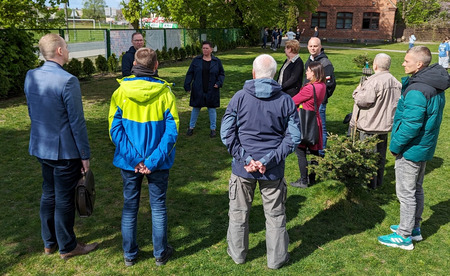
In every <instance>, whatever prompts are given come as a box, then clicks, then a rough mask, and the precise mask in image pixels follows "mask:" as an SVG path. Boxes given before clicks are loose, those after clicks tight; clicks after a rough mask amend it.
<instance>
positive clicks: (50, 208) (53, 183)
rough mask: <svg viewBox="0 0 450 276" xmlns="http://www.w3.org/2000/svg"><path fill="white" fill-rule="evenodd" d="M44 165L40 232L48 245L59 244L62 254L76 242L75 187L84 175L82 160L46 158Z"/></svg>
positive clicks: (41, 161)
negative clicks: (82, 173) (74, 229)
mask: <svg viewBox="0 0 450 276" xmlns="http://www.w3.org/2000/svg"><path fill="white" fill-rule="evenodd" d="M38 160H39V162H40V163H41V165H42V177H43V179H44V181H43V182H42V196H41V207H40V212H39V213H40V217H41V235H42V239H43V241H44V246H45V247H46V248H52V247H53V246H55V245H56V244H58V247H59V252H60V253H61V254H64V253H68V252H70V251H72V250H74V249H75V247H76V246H77V239H76V237H75V232H74V231H73V225H74V223H75V187H76V185H77V183H78V180H79V179H80V177H81V167H82V165H81V160H80V159H72V160H47V159H40V158H38Z"/></svg>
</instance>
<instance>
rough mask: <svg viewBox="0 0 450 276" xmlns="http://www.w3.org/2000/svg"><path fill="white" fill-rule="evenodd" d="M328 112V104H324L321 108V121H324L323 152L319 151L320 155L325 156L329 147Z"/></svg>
mask: <svg viewBox="0 0 450 276" xmlns="http://www.w3.org/2000/svg"><path fill="white" fill-rule="evenodd" d="M326 111H327V104H324V103H322V104H321V105H320V106H319V115H320V120H322V139H323V150H319V155H321V156H323V155H324V154H325V151H324V150H325V148H326V146H327V126H326V120H327V116H326Z"/></svg>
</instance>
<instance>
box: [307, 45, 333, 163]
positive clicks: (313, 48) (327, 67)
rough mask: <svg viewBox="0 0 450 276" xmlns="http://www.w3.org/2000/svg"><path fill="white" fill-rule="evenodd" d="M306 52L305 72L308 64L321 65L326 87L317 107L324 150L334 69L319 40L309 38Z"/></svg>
mask: <svg viewBox="0 0 450 276" xmlns="http://www.w3.org/2000/svg"><path fill="white" fill-rule="evenodd" d="M308 51H309V53H310V54H311V55H310V56H309V58H308V60H307V61H306V63H305V71H306V69H308V66H309V63H310V62H311V61H318V62H320V63H321V64H322V66H323V68H324V71H325V78H326V82H325V84H326V85H327V93H326V95H325V99H324V100H323V102H322V104H321V105H320V107H319V113H320V119H321V120H322V131H323V148H324V149H325V147H326V145H327V128H326V125H325V124H326V116H325V113H326V109H327V103H328V98H329V97H331V95H333V92H334V89H336V78H335V77H334V67H333V64H331V61H330V60H329V59H328V57H327V55H325V52H324V50H323V49H322V43H321V42H320V39H319V38H317V37H311V39H310V40H309V41H308ZM307 82H308V80H305V83H307ZM319 154H320V155H322V156H323V155H324V154H325V153H324V151H323V150H321V151H319Z"/></svg>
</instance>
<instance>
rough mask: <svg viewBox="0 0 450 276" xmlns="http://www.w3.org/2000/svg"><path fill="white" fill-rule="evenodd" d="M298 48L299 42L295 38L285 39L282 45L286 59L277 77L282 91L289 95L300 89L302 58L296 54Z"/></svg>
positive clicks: (293, 94) (292, 95)
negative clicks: (283, 45) (284, 44)
mask: <svg viewBox="0 0 450 276" xmlns="http://www.w3.org/2000/svg"><path fill="white" fill-rule="evenodd" d="M299 50H300V43H299V42H298V41H297V40H289V41H286V46H285V47H284V53H285V54H286V60H285V61H284V63H283V66H281V68H280V73H279V74H278V79H277V82H278V83H279V84H280V85H281V87H282V89H283V91H284V92H285V93H287V94H289V96H291V97H294V96H295V95H296V94H297V93H298V91H300V88H301V87H302V82H303V60H302V59H301V57H300V56H299V55H298V52H299Z"/></svg>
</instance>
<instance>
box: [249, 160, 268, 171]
mask: <svg viewBox="0 0 450 276" xmlns="http://www.w3.org/2000/svg"><path fill="white" fill-rule="evenodd" d="M244 169H245V170H246V171H247V172H248V173H252V172H256V171H259V172H260V173H261V174H264V173H265V172H266V166H265V165H263V164H262V163H261V162H260V161H255V160H253V159H252V161H250V163H249V164H248V165H245V166H244Z"/></svg>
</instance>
